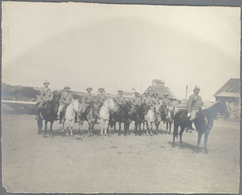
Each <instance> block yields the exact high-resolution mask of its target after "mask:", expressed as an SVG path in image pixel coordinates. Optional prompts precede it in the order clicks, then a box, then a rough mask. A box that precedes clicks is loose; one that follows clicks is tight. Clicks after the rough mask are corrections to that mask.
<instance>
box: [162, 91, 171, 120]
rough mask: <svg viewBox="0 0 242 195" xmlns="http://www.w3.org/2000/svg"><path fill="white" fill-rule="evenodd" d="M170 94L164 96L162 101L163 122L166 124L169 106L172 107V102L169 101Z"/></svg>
mask: <svg viewBox="0 0 242 195" xmlns="http://www.w3.org/2000/svg"><path fill="white" fill-rule="evenodd" d="M168 96H169V95H168V93H165V94H164V99H162V100H161V105H162V106H163V108H164V109H162V111H163V113H162V120H163V123H165V120H166V118H164V117H165V116H166V117H167V115H168V109H167V107H168V106H171V100H169V99H168Z"/></svg>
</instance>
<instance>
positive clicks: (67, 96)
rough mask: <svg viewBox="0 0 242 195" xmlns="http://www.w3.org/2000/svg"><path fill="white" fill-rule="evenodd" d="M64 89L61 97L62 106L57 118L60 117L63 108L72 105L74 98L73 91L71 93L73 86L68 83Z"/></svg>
mask: <svg viewBox="0 0 242 195" xmlns="http://www.w3.org/2000/svg"><path fill="white" fill-rule="evenodd" d="M64 89H65V91H64V92H63V93H62V94H61V98H60V106H59V109H58V113H57V119H60V113H61V112H62V110H63V108H64V107H66V106H68V105H70V104H71V101H72V99H73V95H72V93H70V89H71V88H70V87H69V86H68V85H66V86H65V87H64Z"/></svg>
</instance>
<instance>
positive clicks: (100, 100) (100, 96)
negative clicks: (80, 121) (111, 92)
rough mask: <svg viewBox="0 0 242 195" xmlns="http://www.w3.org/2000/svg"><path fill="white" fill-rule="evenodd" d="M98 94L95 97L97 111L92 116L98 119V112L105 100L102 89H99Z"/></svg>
mask: <svg viewBox="0 0 242 195" xmlns="http://www.w3.org/2000/svg"><path fill="white" fill-rule="evenodd" d="M98 91H99V93H98V95H97V105H98V108H97V110H95V111H94V114H95V115H97V116H98V117H99V111H100V109H101V107H102V105H103V103H104V101H105V100H106V99H107V96H106V95H105V93H104V89H103V88H99V90H98Z"/></svg>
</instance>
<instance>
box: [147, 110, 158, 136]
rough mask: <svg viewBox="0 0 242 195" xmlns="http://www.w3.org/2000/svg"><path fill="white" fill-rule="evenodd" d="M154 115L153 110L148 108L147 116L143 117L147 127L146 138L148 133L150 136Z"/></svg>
mask: <svg viewBox="0 0 242 195" xmlns="http://www.w3.org/2000/svg"><path fill="white" fill-rule="evenodd" d="M155 119H156V115H155V108H154V107H153V108H150V109H149V111H148V113H147V115H146V116H145V121H146V126H147V132H146V135H147V136H148V135H149V133H150V135H151V136H152V135H153V133H152V129H153V123H154V122H155Z"/></svg>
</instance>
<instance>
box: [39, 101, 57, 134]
mask: <svg viewBox="0 0 242 195" xmlns="http://www.w3.org/2000/svg"><path fill="white" fill-rule="evenodd" d="M38 106H39V103H37V104H36V110H37V118H36V119H37V126H38V133H39V134H40V133H41V132H42V126H43V120H45V134H46V131H47V123H48V122H50V135H51V136H52V126H53V123H54V121H55V120H56V119H57V112H58V107H59V100H58V98H53V100H51V101H47V102H46V104H45V106H44V108H43V109H42V111H41V110H39V109H38Z"/></svg>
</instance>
